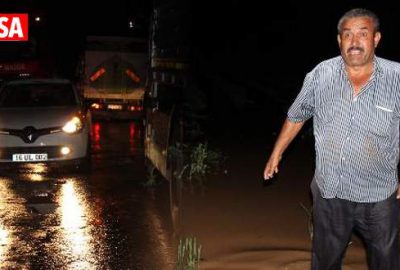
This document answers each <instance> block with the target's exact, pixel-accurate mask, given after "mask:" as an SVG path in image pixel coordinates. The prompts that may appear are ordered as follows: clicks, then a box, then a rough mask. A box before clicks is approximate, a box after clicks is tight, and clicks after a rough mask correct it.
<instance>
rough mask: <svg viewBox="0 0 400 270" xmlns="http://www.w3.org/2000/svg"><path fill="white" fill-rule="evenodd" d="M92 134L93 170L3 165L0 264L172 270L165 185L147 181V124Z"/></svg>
mask: <svg viewBox="0 0 400 270" xmlns="http://www.w3.org/2000/svg"><path fill="white" fill-rule="evenodd" d="M92 133H93V134H92V168H91V171H90V172H88V173H77V172H75V171H73V170H71V168H68V167H67V168H65V167H60V166H47V165H46V164H26V165H24V166H18V167H14V166H13V167H11V168H9V167H8V166H2V167H1V176H0V269H85V270H86V269H138V270H140V269H146V270H147V269H150V270H151V269H172V265H173V256H174V255H173V254H174V248H173V244H172V242H173V239H171V238H172V235H173V234H172V232H171V226H170V223H171V222H170V220H169V214H168V213H169V212H168V211H169V209H168V188H167V185H164V184H159V185H157V186H155V187H152V188H148V187H145V186H144V183H146V181H147V177H146V173H145V169H144V167H143V158H144V157H143V127H142V126H141V125H140V124H138V123H135V122H96V123H93V132H92Z"/></svg>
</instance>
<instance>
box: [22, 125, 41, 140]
mask: <svg viewBox="0 0 400 270" xmlns="http://www.w3.org/2000/svg"><path fill="white" fill-rule="evenodd" d="M37 137H38V134H37V130H36V129H35V128H34V127H31V126H30V127H26V128H24V129H23V131H22V139H23V140H24V142H26V143H33V142H34V141H35V140H36V139H37Z"/></svg>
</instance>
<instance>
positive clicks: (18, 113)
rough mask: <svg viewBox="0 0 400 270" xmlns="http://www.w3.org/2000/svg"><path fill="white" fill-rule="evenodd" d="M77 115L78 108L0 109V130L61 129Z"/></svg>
mask: <svg viewBox="0 0 400 270" xmlns="http://www.w3.org/2000/svg"><path fill="white" fill-rule="evenodd" d="M78 113H79V108H78V107H46V108H0V128H1V129H23V128H25V127H27V126H32V127H34V128H36V129H41V128H50V127H61V126H63V125H65V124H66V122H68V121H69V120H71V118H72V117H73V116H74V115H77V114H78Z"/></svg>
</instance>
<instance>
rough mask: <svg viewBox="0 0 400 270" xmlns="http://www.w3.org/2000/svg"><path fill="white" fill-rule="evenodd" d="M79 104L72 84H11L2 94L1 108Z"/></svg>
mask: <svg viewBox="0 0 400 270" xmlns="http://www.w3.org/2000/svg"><path fill="white" fill-rule="evenodd" d="M76 104H77V100H76V98H75V94H74V91H73V88H72V85H70V84H66V83H64V84H62V83H53V84H45V83H43V84H40V83H35V84H10V85H7V86H5V87H4V88H3V90H2V91H1V92H0V107H3V108H4V107H6V108H11V107H52V106H74V105H76Z"/></svg>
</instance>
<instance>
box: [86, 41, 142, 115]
mask: <svg viewBox="0 0 400 270" xmlns="http://www.w3.org/2000/svg"><path fill="white" fill-rule="evenodd" d="M147 51H148V44H147V41H146V39H144V38H133V37H121V36H88V37H86V42H85V49H84V53H83V56H82V57H81V60H80V62H79V66H78V77H79V80H78V81H79V82H78V87H79V88H80V90H81V93H82V95H83V97H84V100H85V103H86V104H87V106H88V107H89V109H90V110H91V112H92V116H93V118H107V119H141V118H142V117H143V114H144V112H143V97H144V92H145V83H146V74H147V63H148V53H147Z"/></svg>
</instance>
